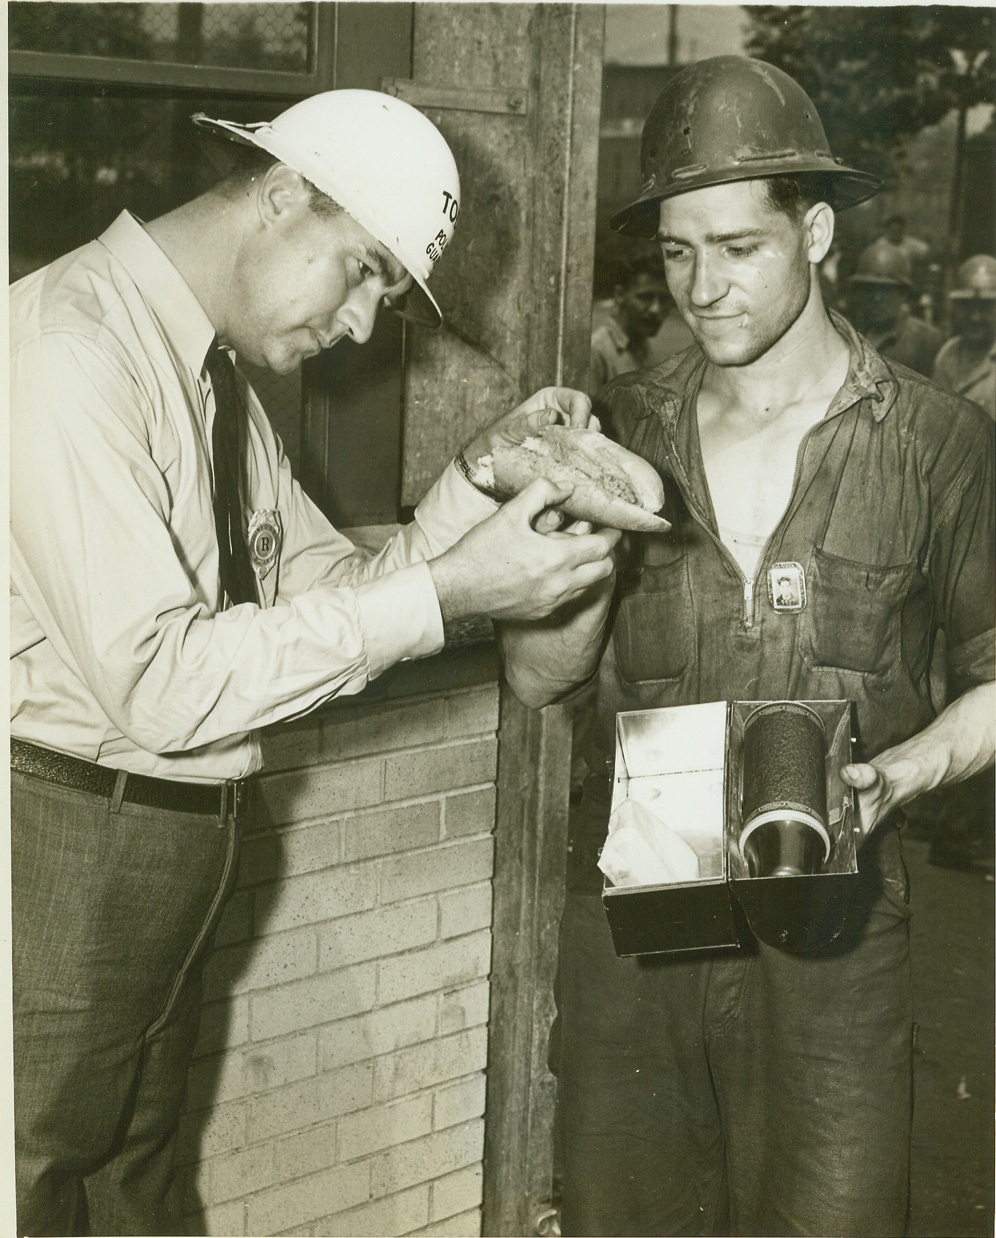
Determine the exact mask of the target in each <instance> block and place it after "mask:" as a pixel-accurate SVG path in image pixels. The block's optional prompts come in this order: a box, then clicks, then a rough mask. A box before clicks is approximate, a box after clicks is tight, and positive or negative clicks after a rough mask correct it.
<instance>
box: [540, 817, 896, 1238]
mask: <svg viewBox="0 0 996 1238" xmlns="http://www.w3.org/2000/svg"><path fill="white" fill-rule="evenodd" d="M872 851H877V852H879V853H880V854H878V855H877V856H876V857H875V861H874V863H872ZM865 862H866V867H867V868H868V869H869V870H870V874H869V877H868V879H867V880H865V881H863V884H862V887H861V889H860V891H859V894H858V896H857V898H856V901H855V907H854V915H853V920H852V921H851V922H850V923H849V925H848V928H847V930H846V933H845V937H844V939H843V940H842V941H840V942H838V943H836V945H835V947H834V948H828V949H827V950H826V951H825V952H824V953H823V954H821V955H810V956H794V955H791V954H786V953H784V952H782V951H779V950H775V949H771V948H769V947H767V946H764V945H761V944H759V943H756V942H751V943H750V945H749V946H748V947H747V948H745V949H744V950H741V951H739V952H734V951H720V952H716V953H706V952H696V953H692V954H678V955H670V956H653V957H647V958H645V959H636V958H626V959H621V958H618V957H617V956H616V954H615V951H614V949H613V946H612V941H611V938H610V935H609V930H608V926H607V922H606V917H605V911H604V908H603V907H602V905H601V900H600V899H599V897H598V896H597V894H593V893H592V892H591V888H590V883H589V885H588V888H587V889H585V888H583V887H584V883H580V885H581V887H582V888H580V889H579V888H578V886H579V883H577V882H575V883H574V887H575V888H574V889H573V890H571V889H569V891H568V894H567V900H566V905H565V909H564V915H563V921H562V926H561V936H560V965H559V974H558V1005H559V1019H558V1033H559V1048H558V1056H559V1063H558V1074H559V1078H558V1113H557V1132H558V1141H559V1144H560V1156H561V1159H562V1196H563V1198H562V1232H563V1233H564V1234H575V1235H577V1234H588V1235H613V1234H615V1235H650V1234H653V1235H667V1234H702V1235H707V1234H708V1235H717V1234H736V1235H758V1236H762V1238H763V1236H766V1238H770V1236H771V1235H792V1234H807V1235H821V1236H825V1235H838V1236H841V1238H846V1236H852V1238H873V1236H874V1238H887V1236H898V1235H901V1234H902V1233H903V1232H904V1229H905V1225H906V1216H907V1209H908V1197H909V1155H910V1132H911V1125H912V1026H913V1020H912V996H911V979H910V968H909V925H908V908H907V905H906V898H905V872H904V868H903V865H902V859H901V854H900V853H899V839H898V836H897V835H896V834H895V833H894V832H893V833H891V834H890V836H889V837H887V838H884V839H883V840H881V845H880V846H877V847H875V848H872V849H871V850H870V851H869V854H868V856H867V857H865Z"/></svg>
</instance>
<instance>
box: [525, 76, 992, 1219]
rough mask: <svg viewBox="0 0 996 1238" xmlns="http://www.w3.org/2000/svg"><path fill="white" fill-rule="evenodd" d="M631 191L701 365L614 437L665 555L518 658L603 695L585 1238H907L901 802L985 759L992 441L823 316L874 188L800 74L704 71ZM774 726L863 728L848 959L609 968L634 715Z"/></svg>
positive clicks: (683, 956) (565, 1183)
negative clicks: (618, 743)
mask: <svg viewBox="0 0 996 1238" xmlns="http://www.w3.org/2000/svg"><path fill="white" fill-rule="evenodd" d="M642 171H643V176H644V187H643V192H642V194H641V196H640V198H639V199H638V200H637V201H636V202H634V203H633V204H632V205H631V206H629V207H627V208H626V209H625V210H623V211H622V212H620V213H619V215H617V216H616V217H615V219H614V221H613V226H614V227H615V228H616V229H617V230H618V231H621V232H623V233H624V234H627V235H635V236H657V238H658V240H659V242H660V244H661V246H662V248H663V253H664V261H665V266H666V269H667V277H668V286H669V288H670V290H671V293H672V295H673V296H674V298H675V301H676V303H677V305H678V308H679V310H680V312H681V313H682V315H683V317H684V318H685V321H686V322H687V323H688V325H689V327H690V329H691V331H692V334H693V335H694V336H695V340H696V344H695V346H694V347H692V348H691V349H689V350H688V351H686V352H685V353H683V354H681V355H679V356H678V357H675V358H672V359H671V360H670V361H668V362H665V363H664V364H662V365H659V366H656V367H654V368H652V369H649V370H644V371H641V372H638V373H633V374H628V375H624V376H622V377H621V378H619V379H617V380H616V381H615V382H614V383H612V384H610V386H609V387H608V388H607V389H606V391H605V392H604V393H603V396H602V398H601V399H599V400H598V401H596V404H595V411H596V413H597V414H598V415H599V416H600V417H601V418H602V420H603V424H604V425H605V426H607V427H608V428H610V430H611V431H612V432H613V433H615V434H616V435H617V436H618V437H619V439H620V440H621V441H622V442H623V443H624V444H625V445H627V446H628V447H630V448H631V449H633V450H635V451H636V452H638V453H639V454H641V455H642V456H644V457H645V458H646V459H647V460H649V461H651V462H652V463H653V464H654V465H655V466H656V467H657V468H658V469H659V470H660V472H661V475H662V477H663V478H664V481H665V488H666V491H667V502H666V509H665V510H666V511H667V513H668V516H669V518H670V519H671V520H672V521H673V531H671V532H669V533H667V534H664V535H661V536H654V537H650V536H645V535H639V536H634V537H633V538H631V539H628V542H627V548H626V551H625V553H622V554H621V556H620V571H619V573H618V579H617V582H616V587H615V592H614V595H613V590H612V589H611V588H610V587H609V586H608V585H606V586H604V587H602V588H601V589H600V590H598V594H599V596H598V599H597V601H595V600H592V601H590V602H589V603H588V604H587V605H583V606H580V607H579V608H576V609H575V610H573V611H572V613H571V615H570V616H569V617H565V618H559V617H554V619H553V620H552V621H548V622H545V623H543V624H541V625H538V626H531V627H530V626H528V625H506V626H504V627H503V630H502V633H501V642H502V647H503V655H504V660H505V668H506V674H507V677H508V680H509V683H510V684H511V686H512V688H513V689H514V690H515V691H516V693H517V694H518V695H519V696H520V697H521V698H522V699H523V700H524V701H525V702H526V703H527V704H529V705H532V706H539V705H542V704H544V703H545V702H548V701H550V700H553V699H557V698H559V697H563V696H566V695H568V694H569V693H570V692H571V691H572V690H573V688H574V685H576V684H577V683H579V682H581V683H584V682H587V681H588V680H589V679H591V678H592V677H595V682H596V683H597V701H596V711H597V715H598V716H597V725H596V726H595V727H594V728H593V729H592V731H591V732H590V734H589V735H588V736H587V737H586V741H587V752H586V755H585V760H586V763H587V764H588V767H589V769H591V770H592V771H594V772H593V773H592V775H591V776H590V777H589V778H588V780H587V781H586V783H585V786H584V791H583V795H582V798H581V802H580V804H578V805H577V806H576V807H574V808H573V809H572V813H571V823H570V828H571V849H570V854H569V860H568V891H567V896H566V899H565V906H564V913H563V920H562V926H561V936H560V955H559V967H558V984H557V1002H558V1013H559V1034H560V1036H559V1046H560V1047H559V1063H558V1085H557V1086H558V1114H557V1127H558V1133H559V1141H560V1146H561V1149H562V1188H563V1201H562V1232H563V1233H565V1234H600V1235H606V1234H765V1235H771V1234H780V1235H784V1234H837V1235H862V1236H864V1235H868V1234H878V1235H898V1234H901V1233H902V1232H903V1230H904V1226H905V1220H906V1210H907V1198H908V1185H909V1142H910V1129H911V1084H912V1059H911V1043H912V1013H911V1004H912V997H911V989H910V970H909V934H908V915H909V911H908V907H907V902H906V884H905V868H904V865H903V862H902V854H901V843H900V838H899V834H898V832H897V830H896V828H895V827H896V824H897V819H898V811H897V810H898V809H899V808H900V807H901V805H902V804H903V803H905V802H906V801H907V800H909V799H910V798H911V797H913V796H915V795H918V794H920V793H921V792H923V791H925V790H927V789H928V788H931V787H934V786H938V785H941V784H943V783H946V782H955V781H958V780H959V779H962V778H965V777H967V776H969V775H971V774H972V773H974V772H975V771H977V770H980V769H982V768H984V767H985V766H986V765H988V764H991V763H992V760H993V749H994V737H993V716H994V709H993V695H992V682H991V681H992V678H993V663H992V649H993V631H992V628H993V571H992V565H993V560H994V535H993V527H992V505H991V494H992V484H993V474H992V467H993V456H992V447H993V426H992V423H990V422H989V421H988V419H987V418H985V417H984V416H983V415H982V414H981V412H980V411H979V409H978V408H977V407H976V406H975V405H973V404H970V403H968V402H967V401H964V400H959V399H957V398H956V397H954V396H950V395H948V394H946V393H944V392H942V391H941V390H940V389H939V388H937V387H935V386H934V385H933V384H931V383H930V382H929V380H923V379H921V378H919V377H918V376H914V375H911V374H910V373H909V372H908V371H906V370H903V369H902V368H900V367H898V366H897V367H895V368H893V366H892V365H891V363H890V362H888V361H886V360H884V359H883V358H882V357H881V356H879V355H878V354H877V353H876V352H875V350H874V349H873V348H872V347H871V345H870V344H869V343H868V341H867V340H866V339H864V338H862V337H861V336H860V335H858V334H857V332H855V330H854V329H853V328H852V327H851V326H850V324H849V323H848V322H847V321H846V320H845V319H844V318H842V317H840V316H839V315H831V314H828V312H827V310H826V309H825V307H824V305H823V302H822V299H821V294H820V281H819V275H818V266H819V263H820V261H821V259H822V258H823V256H824V255H825V254H826V252H827V249H828V247H829V245H830V243H831V240H832V237H833V230H834V212H835V210H841V209H844V208H846V207H848V206H850V205H853V204H854V203H856V202H859V201H861V200H863V199H864V198H866V197H868V196H870V195H871V194H872V193H873V192H874V191H875V189H876V181H875V179H874V178H872V177H869V176H868V175H867V174H865V173H862V172H859V171H856V170H854V169H850V168H847V167H845V166H844V165H842V164H838V163H837V162H836V161H835V160H834V159H833V157H832V155H831V153H830V151H829V149H828V147H827V143H826V138H825V135H824V133H823V128H822V125H821V123H820V121H819V118H818V117H817V115H816V112H815V109H814V108H813V105H812V103H811V102H810V100H809V99H808V98H807V97H806V96H805V94H804V93H803V92H802V90H801V89H800V87H799V86H798V85H797V84H796V83H795V82H793V81H792V79H791V78H789V77H788V76H787V75H785V74H784V73H782V72H780V71H779V70H777V69H774V68H772V67H771V66H769V65H766V64H763V63H761V62H759V61H752V60H749V59H745V58H741V57H718V58H714V59H710V60H705V61H702V62H701V63H699V64H696V65H692V66H689V67H688V68H685V69H683V70H682V71H681V72H679V73H678V74H677V75H676V76H675V77H674V78H673V79H672V80H671V82H670V83H669V84H668V86H666V87H665V89H664V91H663V92H662V94H661V95H660V96H659V97H658V99H657V102H656V103H655V104H654V107H653V109H652V110H651V112H650V115H649V117H648V119H647V121H646V123H645V125H644V130H643V142H642ZM789 570H790V571H791V573H792V575H793V579H794V580H795V582H796V585H797V587H796V589H795V590H793V596H789V595H787V594H784V593H782V594H780V593H779V591H778V581H779V578H780V577H781V576H783V575H784V574H785V573H786V571H789ZM803 586H804V587H803ZM769 590H770V592H769ZM610 603H611V605H610ZM551 628H552V629H553V630H552V632H551V631H550V629H551ZM938 628H943V629H944V631H945V633H946V636H947V639H948V648H949V659H948V666H949V672H950V676H949V688H950V691H951V693H952V696H953V697H955V698H957V699H954V701H953V703H952V704H950V705H948V706H947V708H945V709H943V710H941V705H942V703H941V702H932V701H931V698H930V682H929V651H930V649H931V647H932V645H933V642H934V639H935V637H936V635H937V631H938ZM781 699H795V700H807V699H808V700H821V699H829V700H840V699H846V700H850V701H852V702H853V708H854V716H855V724H856V728H857V730H856V734H857V739H858V743H857V745H856V747H855V763H854V764H853V765H850V766H847V767H846V769H845V777H846V780H847V782H848V783H849V784H850V785H851V786H853V787H854V788H856V789H857V796H858V806H859V817H860V832H861V839H860V845H861V850H860V852H859V867H860V877H859V879H858V881H857V883H856V885H855V887H854V888H853V891H852V893H851V894H850V896H849V900H848V905H847V917H846V923H845V926H844V928H843V931H842V932H841V933H840V934H839V936H837V937H835V938H833V939H832V940H826V941H822V942H821V943H820V945H819V948H818V949H816V950H815V951H814V952H813V953H811V954H808V955H807V954H789V953H787V952H785V951H783V950H781V949H777V948H774V947H772V946H770V945H767V944H764V943H762V942H760V941H758V940H756V939H754V938H753V936H752V935H749V934H747V935H746V937H745V938H744V940H743V945H742V947H741V948H740V949H739V950H737V949H730V950H717V951H712V952H710V951H705V952H697V951H690V952H687V953H679V954H671V955H659V956H655V957H651V958H642V959H640V958H620V957H617V956H616V953H615V950H614V948H613V944H612V940H611V937H610V933H609V928H608V924H607V921H606V915H605V910H604V908H603V907H602V904H601V898H600V893H601V888H602V875H601V873H600V872H599V870H598V868H597V857H598V853H599V849H600V847H601V846H602V844H603V843H604V840H605V837H606V831H607V823H608V816H609V808H610V802H611V787H612V764H611V763H612V760H613V756H614V727H615V717H616V714H617V713H618V712H619V711H623V710H634V709H647V708H657V707H664V706H682V705H688V704H696V703H703V702H709V701H721V700H725V701H733V700H761V701H763V700H781Z"/></svg>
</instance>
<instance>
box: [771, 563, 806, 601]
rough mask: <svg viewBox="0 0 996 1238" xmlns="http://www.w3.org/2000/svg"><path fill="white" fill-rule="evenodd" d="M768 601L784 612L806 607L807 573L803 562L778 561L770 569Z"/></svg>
mask: <svg viewBox="0 0 996 1238" xmlns="http://www.w3.org/2000/svg"><path fill="white" fill-rule="evenodd" d="M768 601H769V602H770V603H771V605H772V606H773V607H774V608H775V610H777V611H782V612H783V613H788V614H793V613H796V614H797V613H798V612H799V611H800V610H805V609H806V573H805V571H804V570H803V566H802V564H801V563H776V564H775V565H774V567H772V568H770V569H769V570H768Z"/></svg>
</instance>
